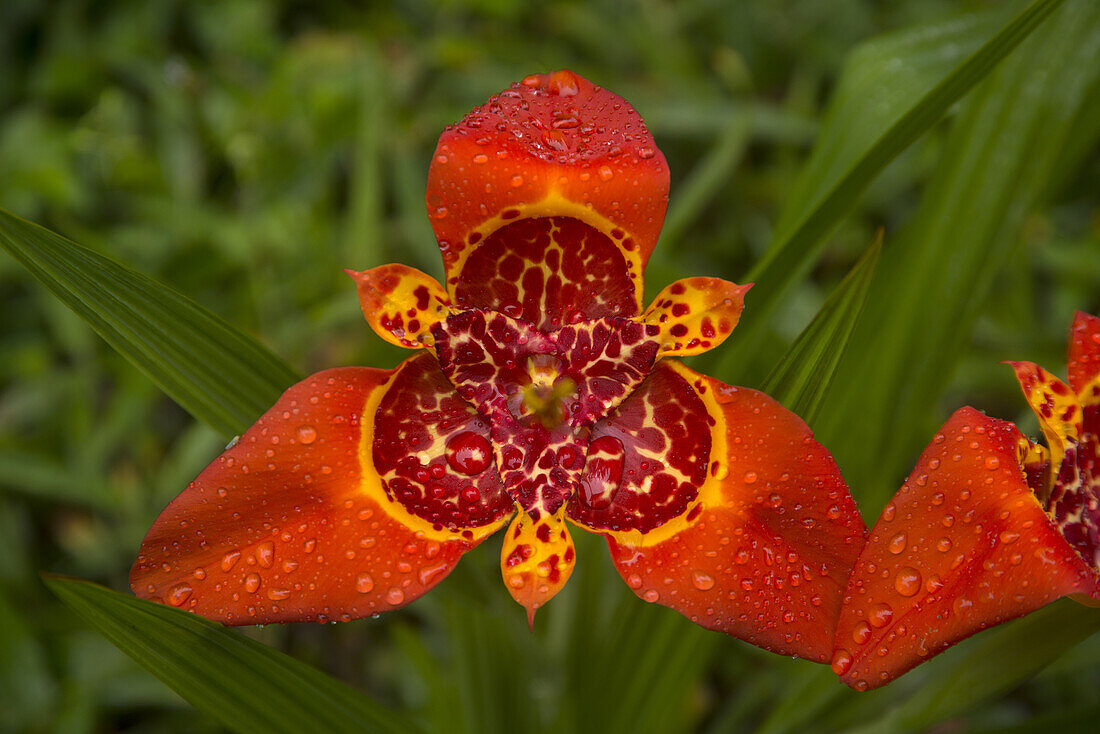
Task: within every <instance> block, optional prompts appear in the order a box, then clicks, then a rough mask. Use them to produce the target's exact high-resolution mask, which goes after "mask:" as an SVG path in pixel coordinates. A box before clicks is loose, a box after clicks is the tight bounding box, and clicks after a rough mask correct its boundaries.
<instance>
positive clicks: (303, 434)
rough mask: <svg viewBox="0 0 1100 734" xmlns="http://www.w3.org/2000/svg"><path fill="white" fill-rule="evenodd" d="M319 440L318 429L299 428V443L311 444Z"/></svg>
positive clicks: (311, 427)
mask: <svg viewBox="0 0 1100 734" xmlns="http://www.w3.org/2000/svg"><path fill="white" fill-rule="evenodd" d="M316 440H317V429H316V428H314V427H313V426H298V443H304V444H307V445H308V444H311V443H313V442H314V441H316Z"/></svg>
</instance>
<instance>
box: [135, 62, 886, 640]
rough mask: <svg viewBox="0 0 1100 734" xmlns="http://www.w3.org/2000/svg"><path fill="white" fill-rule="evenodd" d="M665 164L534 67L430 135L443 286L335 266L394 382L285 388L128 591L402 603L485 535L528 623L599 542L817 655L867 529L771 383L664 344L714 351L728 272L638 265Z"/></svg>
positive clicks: (661, 586)
mask: <svg viewBox="0 0 1100 734" xmlns="http://www.w3.org/2000/svg"><path fill="white" fill-rule="evenodd" d="M668 184H669V172H668V166H667V163H666V162H665V158H664V156H663V155H662V154H661V152H660V151H659V150H658V149H657V147H656V145H655V144H654V141H653V138H652V136H651V135H650V133H649V131H648V130H647V129H646V126H645V123H644V122H643V121H642V119H641V117H640V116H639V115H638V113H637V112H635V110H634V109H633V108H632V107H631V106H630V105H629V104H627V102H625V101H624V100H623V99H622V98H620V97H618V96H616V95H614V94H612V93H611V92H608V91H607V90H604V89H601V88H600V87H597V86H595V85H593V84H592V83H591V82H589V81H587V80H585V79H583V78H581V77H579V76H577V75H575V74H573V73H571V72H569V71H561V72H556V73H552V74H547V75H539V76H530V77H527V78H526V79H524V80H523V81H522V82H520V83H517V84H514V85H512V87H511V88H509V89H506V90H504V91H503V92H501V93H500V94H498V95H496V96H494V97H492V98H491V99H490V100H489V101H488V102H487V103H486V104H484V105H482V106H481V107H478V108H477V109H475V110H474V111H472V112H471V113H470V114H469V115H467V116H466V117H465V118H464V119H463V120H462V121H461V122H459V123H458V124H457V125H454V126H451V127H449V128H447V130H445V131H444V133H443V135H442V136H441V137H440V139H439V144H438V146H437V148H436V151H435V154H434V157H433V160H432V163H431V168H430V170H429V174H428V187H427V206H428V214H429V217H430V219H431V222H432V226H433V228H434V230H435V235H436V238H437V240H438V242H439V248H440V251H441V253H442V256H443V262H444V271H445V279H444V282H443V283H439V282H436V281H435V280H434V279H433V278H431V277H430V276H428V275H426V274H424V273H422V272H419V271H417V270H414V269H412V268H409V267H406V266H403V265H393V264H391V265H383V266H380V267H375V268H373V269H370V270H366V271H363V272H353V271H349V274H350V275H351V276H352V278H353V279H354V281H355V282H356V284H357V287H358V293H359V299H360V302H361V305H362V309H363V312H364V314H365V316H366V319H367V322H368V323H369V324H370V326H371V327H372V328H373V329H374V330H375V331H376V332H377V333H378V334H379V335H380V336H381V337H382V338H384V339H386V340H388V341H390V342H393V343H394V344H397V345H400V346H403V347H407V348H410V349H414V350H417V352H416V353H415V354H414V355H413V356H411V357H409V358H408V359H407V360H405V361H404V362H403V363H402V364H401V365H400V366H398V367H397V368H396V369H394V370H379V369H372V368H367V367H345V368H338V369H332V370H328V371H325V372H321V373H319V374H316V375H313V376H312V377H310V378H308V379H306V380H304V381H303V382H301V383H299V384H297V385H295V386H293V387H292V388H290V389H289V390H288V391H287V392H286V393H285V394H284V395H283V396H282V398H281V399H280V400H279V401H278V403H276V405H275V406H274V407H272V408H271V410H269V411H268V412H267V413H266V414H265V415H264V416H263V417H261V418H260V420H259V421H258V422H257V423H256V424H255V425H254V426H252V427H251V428H250V429H249V430H248V431H246V432H245V433H244V435H243V436H241V438H240V440H239V441H238V442H237V443H236V444H235V445H233V446H232V447H230V448H228V449H227V450H226V451H225V452H224V453H223V454H222V455H221V456H220V457H218V458H217V459H216V460H215V461H214V462H213V463H212V464H211V465H210V466H209V467H207V469H206V470H205V471H203V472H202V473H201V474H200V475H199V476H198V477H197V478H196V479H195V480H194V481H193V482H192V483H191V484H190V485H189V486H188V487H187V489H185V490H184V492H183V493H182V494H181V495H180V496H179V497H178V498H177V499H176V500H175V501H173V502H172V504H171V505H169V506H168V508H167V509H166V510H165V511H164V512H163V514H162V515H161V516H160V517H159V519H158V520H157V521H156V523H155V525H154V526H153V528H152V529H151V530H150V531H149V533H148V535H147V536H146V538H145V541H144V543H143V545H142V547H141V551H140V555H139V556H138V560H137V563H136V564H135V566H134V568H133V571H132V573H131V584H132V587H133V589H134V591H135V592H136V593H137V594H138V595H140V596H143V597H146V598H151V599H156V600H159V601H163V602H166V603H169V604H173V605H175V606H178V607H181V608H183V609H187V610H190V611H193V612H196V613H198V614H201V615H204V616H206V617H210V618H212V619H216V620H220V621H222V622H224V623H226V624H257V623H265V622H290V621H318V622H324V621H330V620H349V619H353V618H357V617H363V616H367V615H372V614H376V613H379V612H385V611H388V610H392V609H396V608H398V607H401V606H403V605H405V604H407V603H409V602H411V601H412V600H414V599H416V598H417V597H419V596H420V595H422V594H423V593H425V592H426V591H428V590H429V589H431V588H432V587H433V586H435V585H436V584H437V583H439V582H440V581H441V580H442V579H443V578H444V577H445V576H447V574H448V573H449V572H450V571H451V569H452V568H454V566H455V564H456V563H457V562H458V560H459V558H460V557H461V556H462V554H463V553H465V552H466V551H468V550H470V549H471V548H473V547H474V546H476V545H478V544H479V543H481V542H482V541H483V540H485V539H486V538H487V537H488V536H489V535H491V534H493V533H494V532H496V531H498V530H500V529H501V528H504V527H505V525H507V528H506V530H505V531H504V541H503V547H502V551H501V570H502V573H503V577H504V582H505V585H506V587H507V589H508V591H509V592H510V593H511V595H512V596H513V597H514V598H515V600H516V601H517V602H519V603H520V604H522V605H523V606H524V607H526V609H527V612H528V619H529V620H531V621H533V618H534V614H535V611H536V610H537V609H539V608H540V607H541V606H542V605H544V604H546V602H547V601H549V600H550V599H551V598H552V597H553V596H554V595H555V594H556V593H557V592H558V590H559V589H561V587H562V586H563V585H564V584H565V582H566V581H567V579H568V578H569V575H570V573H571V572H572V569H573V566H574V562H575V550H574V545H573V541H572V539H571V537H570V526H572V527H573V528H580V529H582V530H586V531H589V532H593V533H598V534H600V535H603V536H604V537H605V538H606V539H607V543H608V546H609V548H610V552H611V557H612V559H613V561H614V563H615V566H616V567H617V569H618V571H619V573H620V574H621V575H622V578H623V579H624V581H625V582H626V583H627V584H628V586H629V587H630V588H631V589H632V590H633V591H634V593H635V594H637V595H638V596H639V597H641V598H642V599H645V600H647V601H650V602H656V603H658V604H662V605H665V606H667V607H670V608H672V609H675V610H677V611H679V612H681V613H682V614H684V615H685V616H687V617H689V618H690V619H691V620H692V621H694V622H697V623H698V624H701V625H703V626H705V627H708V628H711V629H715V630H721V631H723V632H727V633H729V634H732V635H736V636H737V637H740V638H742V639H744V640H747V641H749V642H752V643H754V644H757V645H760V646H761V647H764V648H767V649H769V650H773V651H775V652H778V653H782V654H787V655H799V656H802V657H804V658H808V659H811V660H816V661H823V662H824V661H828V660H829V658H830V656H831V654H832V651H833V633H834V629H835V627H836V622H837V619H838V617H839V614H840V605H841V596H842V592H843V590H844V588H845V584H846V583H847V581H848V575H849V571H850V569H851V567H852V564H853V563H854V562H855V559H856V557H857V556H858V555H859V552H860V549H861V548H862V547H863V542H864V538H865V534H866V528H865V526H864V524H863V521H862V520H861V518H860V515H859V513H858V511H857V510H856V507H855V504H854V502H853V501H852V498H851V496H850V494H849V492H848V488H847V486H846V485H845V483H844V480H843V479H842V477H841V475H840V472H839V470H838V469H837V466H836V464H835V463H834V462H833V459H832V457H831V456H830V454H829V453H828V452H827V451H826V450H825V449H824V448H823V447H822V446H821V445H820V444H819V443H817V442H816V441H815V440H814V439H813V436H812V434H811V432H810V430H809V429H808V428H807V427H806V425H805V423H803V421H802V420H800V419H799V418H798V417H797V416H795V415H794V414H792V413H791V412H789V411H788V410H786V409H784V408H783V407H782V406H780V405H779V404H778V403H777V402H776V401H775V400H773V399H772V398H770V397H768V396H767V395H765V394H763V393H761V392H758V391H756V390H751V389H748V388H741V387H732V386H729V385H726V384H723V383H721V382H719V381H718V380H715V379H713V378H710V377H707V376H705V375H702V374H699V373H697V372H694V371H692V370H691V369H689V368H687V367H685V366H684V365H683V364H681V363H680V362H679V361H677V360H676V359H675V358H676V357H678V356H683V355H692V354H697V353H700V352H703V351H706V350H708V349H711V348H714V347H717V346H718V345H719V344H721V343H722V342H723V341H724V340H725V339H726V337H727V336H729V334H730V332H731V331H732V330H733V328H734V326H735V325H736V324H737V321H738V318H739V316H740V313H741V309H742V306H743V301H744V296H745V293H746V291H748V286H739V285H735V284H733V283H730V282H727V281H724V280H719V279H717V278H705V277H699V278H687V279H685V280H681V281H678V282H675V283H673V284H671V285H669V286H668V287H667V288H665V289H664V290H663V291H662V292H661V293H660V294H658V296H657V297H656V299H655V300H654V301H653V303H652V304H650V305H649V306H648V307H644V306H643V303H642V300H641V299H642V291H643V287H642V275H643V271H644V268H645V265H646V261H647V260H648V258H649V255H650V253H651V252H652V250H653V247H654V245H655V244H656V241H657V236H658V234H659V232H660V229H661V225H662V223H663V220H664V215H665V208H666V205H667V200H668Z"/></svg>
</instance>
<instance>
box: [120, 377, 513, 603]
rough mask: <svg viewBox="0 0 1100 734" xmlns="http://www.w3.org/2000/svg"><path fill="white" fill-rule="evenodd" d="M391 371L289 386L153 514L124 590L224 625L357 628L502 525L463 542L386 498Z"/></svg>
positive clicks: (432, 579) (436, 577)
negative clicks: (376, 426)
mask: <svg viewBox="0 0 1100 734" xmlns="http://www.w3.org/2000/svg"><path fill="white" fill-rule="evenodd" d="M391 376H392V373H391V372H388V371H383V370H374V369H369V368H358V367H350V368H343V369H334V370H328V371H325V372H321V373H318V374H316V375H313V376H312V377H309V378H307V379H306V380H304V381H302V382H300V383H298V384H297V385H295V386H293V387H292V388H290V389H289V390H287V392H286V393H284V394H283V396H282V398H280V400H279V401H278V402H277V403H276V404H275V406H274V407H272V408H271V410H269V411H268V412H267V413H265V414H264V415H263V417H261V418H260V420H259V421H257V423H256V424H255V425H253V426H252V427H251V428H250V429H249V430H248V431H246V432H245V433H244V435H242V436H241V437H240V440H239V441H238V442H237V443H236V444H235V445H233V446H232V447H230V448H229V449H227V450H226V451H225V453H223V454H222V455H221V456H220V457H219V458H218V459H217V460H216V461H214V462H213V463H212V464H211V465H210V466H208V467H207V468H206V469H205V470H204V471H203V472H202V473H201V474H200V475H199V476H198V477H197V478H196V479H195V480H194V481H193V482H192V483H191V484H190V485H189V486H188V487H187V489H186V490H184V492H183V493H182V494H181V495H180V496H179V497H177V498H176V499H175V500H174V501H173V502H172V503H171V504H170V505H169V506H168V508H167V509H166V510H165V511H164V512H163V513H161V515H160V517H159V518H158V519H157V521H156V523H155V524H154V525H153V527H152V529H150V531H149V533H148V534H147V535H146V537H145V540H144V542H143V543H142V547H141V551H140V554H139V556H138V560H137V563H136V564H135V565H134V568H133V569H132V571H131V573H130V583H131V586H132V587H133V589H134V592H135V593H137V594H138V595H139V596H142V597H145V598H150V599H156V600H159V601H163V602H166V603H169V604H172V605H174V606H178V607H182V608H184V609H187V610H190V611H193V612H196V613H199V614H202V615H203V616H205V617H209V618H211V619H215V620H218V621H221V622H224V623H226V624H255V623H259V622H290V621H316V622H324V621H330V620H338V619H352V618H356V617H363V616H366V615H370V614H374V613H377V612H383V611H387V610H390V609H395V608H398V607H401V606H403V605H405V604H407V603H408V602H410V601H412V600H413V599H415V598H417V597H418V596H420V595H421V594H423V593H424V592H425V591H427V590H428V589H430V588H431V587H433V586H435V585H436V584H437V583H438V582H439V581H441V580H442V579H443V578H444V577H445V576H446V575H447V574H448V573H449V572H450V571H451V569H452V568H453V567H454V565H455V563H457V561H458V559H459V557H460V556H461V555H462V554H463V553H464V552H466V551H467V550H469V549H470V548H471V547H473V546H474V545H476V544H477V542H479V541H480V540H481V539H482V538H484V537H485V535H487V534H488V533H489V532H492V530H495V529H496V528H498V527H499V526H500V522H497V523H495V524H488V525H484V526H482V527H480V528H477V529H475V530H473V531H471V532H470V533H469V534H468V535H467V536H465V537H464V536H463V535H462V534H460V533H456V532H451V531H449V530H445V529H435V528H433V527H432V525H431V524H429V523H428V522H426V521H424V520H423V519H421V518H419V517H417V516H415V515H412V514H410V513H409V512H408V511H407V510H405V508H404V507H403V506H401V505H400V504H398V503H396V502H393V501H391V500H390V499H389V498H388V497H387V496H386V493H385V491H384V490H383V488H382V483H381V482H380V480H379V477H378V476H377V474H376V473H375V470H374V468H373V466H372V461H371V446H372V433H373V421H371V420H369V419H367V420H364V419H363V417H364V416H373V415H374V413H375V410H376V406H377V404H378V402H379V401H380V400H381V398H382V397H383V395H384V393H385V391H386V388H387V384H388V381H389V380H390V378H391Z"/></svg>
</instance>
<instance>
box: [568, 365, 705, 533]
mask: <svg viewBox="0 0 1100 734" xmlns="http://www.w3.org/2000/svg"><path fill="white" fill-rule="evenodd" d="M616 442H617V443H616ZM620 445H621V447H622V453H621V455H620V454H619V446H620ZM594 450H595V453H594ZM589 457H594V460H595V461H602V462H603V463H602V464H600V463H595V464H594V466H593V468H594V469H596V470H597V472H598V475H599V477H600V480H599V482H590V483H589V484H588V485H587V488H586V489H585V490H584V491H581V492H578V493H576V494H575V495H574V496H573V498H572V499H571V500H570V502H569V505H568V508H567V510H566V514H568V516H569V517H570V518H572V519H574V520H576V521H577V522H579V523H581V524H583V525H586V526H588V527H591V528H596V529H608V530H631V529H636V530H641V531H642V532H647V531H649V530H652V529H653V528H655V527H657V526H659V525H662V524H664V523H665V522H667V521H668V520H670V519H672V518H674V517H678V516H679V515H682V514H683V513H684V512H685V511H686V510H687V508H688V505H689V504H690V503H691V501H692V500H694V499H695V497H696V496H697V495H698V493H699V487H701V486H702V484H703V482H704V481H705V480H706V475H707V467H708V466H709V463H710V427H709V424H708V422H707V413H706V408H705V407H704V406H703V403H702V401H701V400H700V399H699V397H698V395H696V394H695V391H694V390H692V388H691V385H689V384H688V383H687V381H686V380H684V378H682V377H680V375H678V374H677V373H676V372H675V371H674V370H673V369H672V368H671V367H667V366H665V365H663V364H658V365H657V366H656V367H655V368H654V370H653V372H652V374H650V376H649V377H647V378H646V379H645V381H644V382H642V384H641V385H640V386H639V387H638V389H637V390H635V391H634V392H633V394H631V395H630V397H629V398H627V399H626V400H625V401H623V403H622V404H621V405H620V406H619V408H618V410H616V411H615V412H614V413H613V414H612V415H610V416H609V417H608V418H605V419H604V420H602V421H599V422H598V423H596V425H595V426H593V428H592V441H591V443H590V444H589ZM620 457H621V458H620ZM620 462H621V468H620V466H619V463H620ZM620 470H621V472H622V473H621V479H620V480H619V483H618V487H617V488H612V487H610V486H608V485H610V484H611V480H613V479H614V475H615V473H617V472H618V471H620ZM604 477H606V479H604ZM582 481H583V480H582ZM598 483H602V484H603V485H605V486H597V484H598ZM582 486H585V485H582Z"/></svg>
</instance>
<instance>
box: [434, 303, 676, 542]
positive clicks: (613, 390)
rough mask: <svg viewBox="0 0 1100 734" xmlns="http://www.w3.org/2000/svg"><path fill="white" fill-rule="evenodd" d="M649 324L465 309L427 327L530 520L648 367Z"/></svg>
mask: <svg viewBox="0 0 1100 734" xmlns="http://www.w3.org/2000/svg"><path fill="white" fill-rule="evenodd" d="M657 332H658V330H657V328H656V327H653V326H647V325H645V324H641V323H638V322H636V321H631V320H629V319H623V318H615V317H607V318H600V319H591V320H586V321H579V322H577V323H573V324H569V325H566V326H562V327H560V328H558V329H556V330H554V331H549V332H546V331H542V330H540V329H538V328H536V327H535V326H533V325H531V324H530V323H528V322H526V321H523V320H520V319H513V318H511V317H509V316H506V315H505V314H502V313H497V312H493V311H480V310H475V309H471V310H469V311H462V312H459V313H456V314H453V315H451V316H449V317H447V318H446V319H445V320H444V321H442V322H440V323H439V324H438V325H437V326H436V327H435V328H434V329H433V332H432V333H433V337H434V339H435V345H436V354H437V356H438V358H439V364H440V367H441V368H442V369H443V373H444V374H445V375H446V376H447V378H448V379H449V380H450V381H451V383H452V384H453V385H454V386H455V389H456V391H457V392H458V394H459V395H461V396H462V397H463V398H465V399H466V400H467V401H469V402H470V404H471V405H473V406H474V408H475V409H476V410H477V412H478V413H480V414H481V415H482V416H483V417H484V418H485V419H487V420H488V422H489V424H490V426H491V431H490V435H491V441H492V443H493V448H494V453H495V455H496V459H497V467H498V469H499V471H500V474H501V478H502V479H503V480H504V487H505V490H506V491H507V492H508V494H509V495H510V496H511V497H512V498H513V499H514V500H515V501H516V502H517V503H518V504H519V505H520V507H521V508H523V509H524V510H526V511H527V512H528V513H529V514H530V515H531V517H532V518H533V519H535V520H537V519H538V518H539V517H540V516H541V515H542V514H543V513H549V514H553V513H555V512H557V510H558V509H559V508H560V507H561V506H562V505H563V504H564V503H565V502H566V501H567V500H568V499H569V498H570V497H571V496H572V495H573V494H574V492H575V491H576V490H577V489H578V488H579V487H580V483H579V479H580V475H581V473H582V472H583V469H584V464H585V456H586V454H587V451H588V440H589V435H590V433H591V428H592V425H593V424H594V423H595V422H596V421H598V420H600V419H601V418H603V417H604V416H606V415H607V414H608V413H609V412H610V411H612V410H613V409H614V408H615V407H616V406H618V405H619V404H620V403H622V401H623V400H624V399H626V397H627V396H628V395H630V393H631V392H632V391H633V390H634V388H635V387H637V386H638V385H639V384H640V383H641V381H642V380H643V379H645V377H646V375H647V374H649V372H650V370H651V369H652V368H653V364H654V361H655V360H656V358H657V353H658V348H659V341H658V338H657V337H658V333H657Z"/></svg>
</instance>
